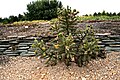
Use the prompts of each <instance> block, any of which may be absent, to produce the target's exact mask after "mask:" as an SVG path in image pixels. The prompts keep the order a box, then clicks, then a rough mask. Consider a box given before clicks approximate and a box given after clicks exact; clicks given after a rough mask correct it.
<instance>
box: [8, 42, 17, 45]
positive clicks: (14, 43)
mask: <svg viewBox="0 0 120 80" xmlns="http://www.w3.org/2000/svg"><path fill="white" fill-rule="evenodd" d="M9 43H10V44H13V45H16V44H18V42H17V41H11V42H9Z"/></svg>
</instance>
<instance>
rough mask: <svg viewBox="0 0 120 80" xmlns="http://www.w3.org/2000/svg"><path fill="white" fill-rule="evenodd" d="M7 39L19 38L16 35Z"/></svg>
mask: <svg viewBox="0 0 120 80" xmlns="http://www.w3.org/2000/svg"><path fill="white" fill-rule="evenodd" d="M7 38H9V39H11V38H17V36H16V35H14V36H7Z"/></svg>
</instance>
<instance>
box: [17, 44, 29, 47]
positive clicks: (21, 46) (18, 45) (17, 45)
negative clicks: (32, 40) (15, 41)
mask: <svg viewBox="0 0 120 80" xmlns="http://www.w3.org/2000/svg"><path fill="white" fill-rule="evenodd" d="M17 46H18V47H27V46H28V45H21V44H19V45H17Z"/></svg>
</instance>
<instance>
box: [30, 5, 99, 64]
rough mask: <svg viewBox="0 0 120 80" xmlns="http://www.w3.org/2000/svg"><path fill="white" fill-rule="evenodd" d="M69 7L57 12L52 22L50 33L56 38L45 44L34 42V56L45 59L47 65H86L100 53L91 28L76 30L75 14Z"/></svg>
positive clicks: (76, 12) (43, 42) (42, 41)
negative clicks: (73, 63) (56, 16)
mask: <svg viewBox="0 0 120 80" xmlns="http://www.w3.org/2000/svg"><path fill="white" fill-rule="evenodd" d="M78 13H79V12H78V11H76V10H75V9H74V10H72V9H71V8H70V7H69V6H68V7H67V8H62V9H60V10H59V11H58V15H59V16H58V20H56V21H54V24H53V25H52V30H51V32H52V33H53V34H54V33H56V34H57V35H56V38H54V39H52V40H49V41H48V42H45V41H44V40H41V41H40V42H39V41H38V40H35V41H34V44H33V45H32V47H33V48H35V54H36V55H39V56H41V58H45V59H46V60H47V61H46V63H47V64H49V65H56V64H57V63H58V62H64V63H65V64H66V65H67V66H69V65H70V64H71V62H75V63H76V64H77V65H78V66H82V65H86V64H87V63H88V62H89V61H90V60H91V59H96V58H97V57H98V55H99V54H101V53H100V50H99V46H98V44H97V41H98V40H97V39H96V38H95V36H94V30H93V29H92V26H87V27H86V29H85V30H80V29H78V28H77V27H76V26H75V25H77V23H78V20H77V14H78Z"/></svg>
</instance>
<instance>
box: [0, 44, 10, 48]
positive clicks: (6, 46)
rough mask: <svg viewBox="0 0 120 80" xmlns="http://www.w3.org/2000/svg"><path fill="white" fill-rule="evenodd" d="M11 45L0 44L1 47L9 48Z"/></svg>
mask: <svg viewBox="0 0 120 80" xmlns="http://www.w3.org/2000/svg"><path fill="white" fill-rule="evenodd" d="M8 47H10V45H0V48H8Z"/></svg>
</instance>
